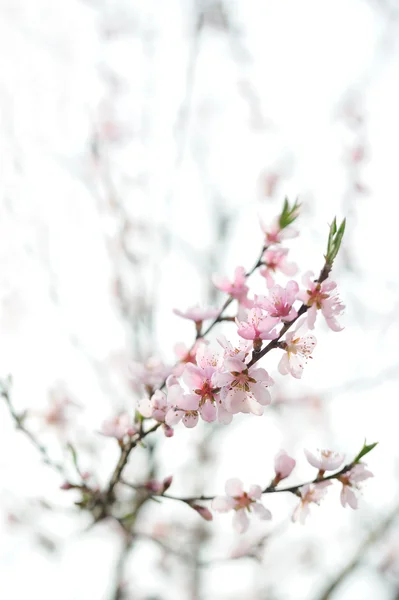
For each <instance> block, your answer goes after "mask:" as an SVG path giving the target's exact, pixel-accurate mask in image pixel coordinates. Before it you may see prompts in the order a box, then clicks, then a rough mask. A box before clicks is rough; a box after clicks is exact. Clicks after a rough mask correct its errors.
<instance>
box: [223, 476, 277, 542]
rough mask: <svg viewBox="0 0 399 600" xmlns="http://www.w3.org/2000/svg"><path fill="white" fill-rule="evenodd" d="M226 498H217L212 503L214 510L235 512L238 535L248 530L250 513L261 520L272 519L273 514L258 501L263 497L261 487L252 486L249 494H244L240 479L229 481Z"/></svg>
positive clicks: (234, 518) (226, 487)
mask: <svg viewBox="0 0 399 600" xmlns="http://www.w3.org/2000/svg"><path fill="white" fill-rule="evenodd" d="M225 491H226V494H227V495H226V496H216V497H215V498H214V499H213V501H212V508H213V510H216V511H217V512H228V511H230V510H234V511H235V514H234V517H233V527H234V529H235V530H236V531H238V533H244V532H245V531H246V530H247V529H248V525H249V519H248V513H252V512H253V513H255V514H256V516H257V517H258V518H259V519H262V520H268V519H271V518H272V515H271V512H270V511H269V510H268V509H267V508H265V507H264V506H263V504H261V503H260V502H258V500H260V498H261V497H262V489H261V487H260V486H259V485H251V486H250V488H249V492H244V489H243V484H242V482H241V481H240V480H239V479H228V480H227V481H226V485H225Z"/></svg>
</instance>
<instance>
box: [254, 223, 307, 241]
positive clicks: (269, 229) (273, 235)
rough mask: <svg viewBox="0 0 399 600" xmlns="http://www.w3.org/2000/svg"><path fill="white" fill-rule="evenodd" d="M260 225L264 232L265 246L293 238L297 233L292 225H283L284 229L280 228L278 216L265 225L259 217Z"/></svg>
mask: <svg viewBox="0 0 399 600" xmlns="http://www.w3.org/2000/svg"><path fill="white" fill-rule="evenodd" d="M260 226H261V229H262V231H263V233H264V234H265V246H272V245H273V244H280V242H282V241H283V240H288V239H290V238H294V237H296V236H297V235H298V233H299V232H298V231H297V230H296V229H294V227H284V229H281V227H280V224H279V219H278V218H277V219H275V220H274V221H273V222H272V224H271V225H270V226H267V225H265V224H264V223H263V221H262V220H261V219H260Z"/></svg>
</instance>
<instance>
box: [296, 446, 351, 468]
mask: <svg viewBox="0 0 399 600" xmlns="http://www.w3.org/2000/svg"><path fill="white" fill-rule="evenodd" d="M304 452H305V456H306V458H307V460H308V462H309V463H310V464H311V465H312V467H315V468H316V469H319V471H323V472H324V471H335V469H339V467H340V466H341V465H342V463H343V462H344V458H345V456H344V454H340V453H339V452H333V451H332V450H318V455H317V456H315V455H314V454H312V453H311V452H309V450H306V449H305V450H304Z"/></svg>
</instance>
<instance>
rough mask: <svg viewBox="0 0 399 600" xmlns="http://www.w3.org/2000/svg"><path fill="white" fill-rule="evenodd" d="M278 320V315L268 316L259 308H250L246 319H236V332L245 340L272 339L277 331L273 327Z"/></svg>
mask: <svg viewBox="0 0 399 600" xmlns="http://www.w3.org/2000/svg"><path fill="white" fill-rule="evenodd" d="M279 322H280V319H279V318H278V317H269V316H267V315H265V314H264V312H263V311H262V310H261V309H260V308H259V307H257V308H252V309H251V310H250V311H249V313H248V316H247V321H238V320H236V324H237V327H238V330H237V333H238V335H239V336H241V337H242V338H244V339H245V340H274V339H275V338H276V337H277V335H278V334H277V331H276V330H275V329H274V327H275V326H276V325H278V323H279Z"/></svg>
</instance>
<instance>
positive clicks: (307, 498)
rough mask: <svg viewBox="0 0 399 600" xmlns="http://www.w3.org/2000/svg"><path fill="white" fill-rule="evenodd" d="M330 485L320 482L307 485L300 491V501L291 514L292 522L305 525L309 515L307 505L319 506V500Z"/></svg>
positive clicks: (326, 482) (329, 483) (327, 482)
mask: <svg viewBox="0 0 399 600" xmlns="http://www.w3.org/2000/svg"><path fill="white" fill-rule="evenodd" d="M329 485H331V481H321V482H320V483H315V484H313V483H309V484H308V485H304V486H302V487H301V489H300V494H301V501H300V503H299V504H298V506H297V507H296V509H295V510H294V512H293V515H292V520H293V521H294V522H296V521H299V522H300V523H302V524H303V523H305V521H306V517H307V516H308V515H309V513H310V510H309V504H312V503H314V504H320V502H321V500H322V499H323V498H324V496H325V495H326V493H327V489H326V488H327V487H328V486H329Z"/></svg>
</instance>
